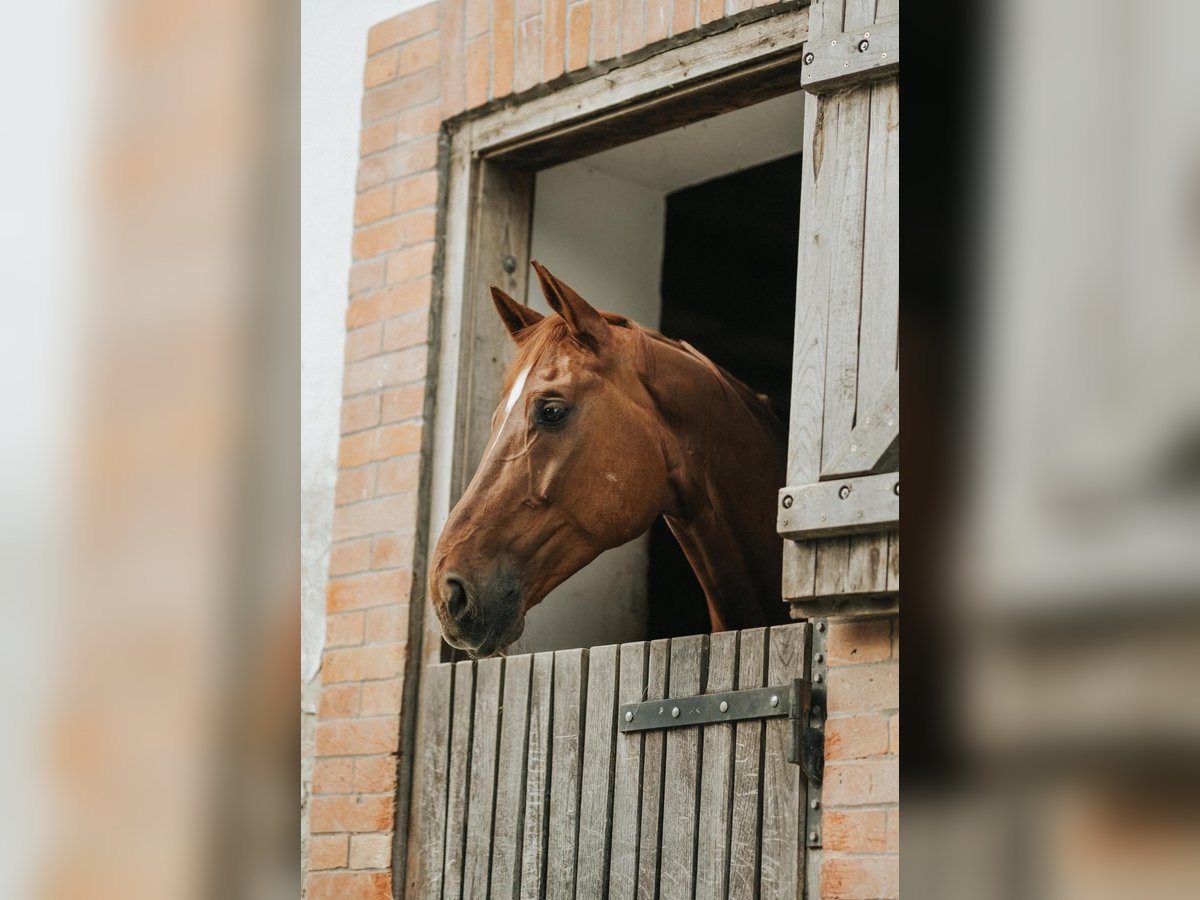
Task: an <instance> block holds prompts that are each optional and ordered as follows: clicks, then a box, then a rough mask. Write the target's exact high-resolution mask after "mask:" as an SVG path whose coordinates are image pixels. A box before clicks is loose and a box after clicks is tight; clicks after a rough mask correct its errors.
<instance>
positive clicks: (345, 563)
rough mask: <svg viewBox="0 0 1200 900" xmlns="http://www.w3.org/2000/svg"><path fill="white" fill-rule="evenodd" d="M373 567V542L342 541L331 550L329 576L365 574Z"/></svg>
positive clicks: (366, 540)
mask: <svg viewBox="0 0 1200 900" xmlns="http://www.w3.org/2000/svg"><path fill="white" fill-rule="evenodd" d="M370 566H371V541H370V539H369V538H363V539H362V540H358V541H342V542H341V543H340V544H334V545H333V546H332V547H331V548H330V549H329V574H330V575H331V576H336V575H352V574H353V573H355V572H365V571H366V570H367V569H368V568H370Z"/></svg>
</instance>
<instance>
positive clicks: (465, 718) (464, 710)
mask: <svg viewBox="0 0 1200 900" xmlns="http://www.w3.org/2000/svg"><path fill="white" fill-rule="evenodd" d="M446 665H449V664H448V663H447V664H446ZM436 668H440V666H439V667H436ZM430 671H432V668H427V669H426V670H425V675H426V676H427V675H428V673H429V672H430ZM442 714H443V715H445V716H446V717H447V718H448V719H451V725H450V773H449V782H450V786H449V792H448V794H449V796H448V798H447V802H446V862H445V875H444V884H443V891H442V897H443V898H445V900H458V898H459V897H462V895H463V891H462V886H463V849H464V847H465V845H466V839H467V809H468V805H467V804H468V802H469V798H468V795H467V790H468V785H469V783H470V778H471V743H472V737H471V735H472V731H473V723H474V720H475V663H474V662H471V661H469V660H468V661H466V662H460V663H455V664H454V702H453V704H452V705H451V706H450V707H448V708H447V709H446V710H443V712H442ZM413 771H414V772H417V773H422V772H423V770H422V767H421V766H420V764H419V763H418V765H417V766H416V767H415V768H414V770H413ZM422 777H424V775H423V774H422ZM417 827H418V828H424V827H425V826H424V824H420V825H418V826H417Z"/></svg>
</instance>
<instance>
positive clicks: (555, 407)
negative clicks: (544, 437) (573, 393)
mask: <svg viewBox="0 0 1200 900" xmlns="http://www.w3.org/2000/svg"><path fill="white" fill-rule="evenodd" d="M567 412H568V410H567V406H566V404H564V403H554V402H551V403H547V404H546V405H545V406H543V407H542V408H541V409H539V410H538V413H537V421H538V424H539V425H560V424H562V422H563V420H564V419H566V418H567Z"/></svg>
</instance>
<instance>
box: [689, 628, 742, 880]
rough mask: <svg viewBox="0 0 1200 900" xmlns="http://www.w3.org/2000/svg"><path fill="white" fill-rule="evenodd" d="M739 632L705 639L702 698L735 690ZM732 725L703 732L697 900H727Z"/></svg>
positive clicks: (714, 727)
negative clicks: (710, 899)
mask: <svg viewBox="0 0 1200 900" xmlns="http://www.w3.org/2000/svg"><path fill="white" fill-rule="evenodd" d="M737 648H738V632H736V631H723V632H720V633H718V634H714V635H713V636H712V637H711V638H709V640H708V675H707V677H706V679H705V684H704V693H706V694H717V693H722V692H724V691H731V690H733V689H734V688H735V687H736V686H737ZM734 727H735V726H734V724H733V723H732V722H728V723H716V724H713V725H707V726H705V728H704V749H703V752H702V754H701V759H702V769H701V774H700V824H699V826H698V832H697V845H696V900H705V898H712V900H720V898H724V897H727V896H729V892H728V881H727V878H728V874H729V822H730V810H731V807H732V805H733V730H734Z"/></svg>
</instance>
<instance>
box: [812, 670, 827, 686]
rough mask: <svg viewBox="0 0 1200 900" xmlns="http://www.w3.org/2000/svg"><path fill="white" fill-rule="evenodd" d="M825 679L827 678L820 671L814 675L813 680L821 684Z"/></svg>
mask: <svg viewBox="0 0 1200 900" xmlns="http://www.w3.org/2000/svg"><path fill="white" fill-rule="evenodd" d="M824 680H825V676H824V675H822V674H821V673H820V672H818V673H817V674H816V675H814V676H813V681H815V682H816V683H817V684H820V683H821V682H822V681H824Z"/></svg>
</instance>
